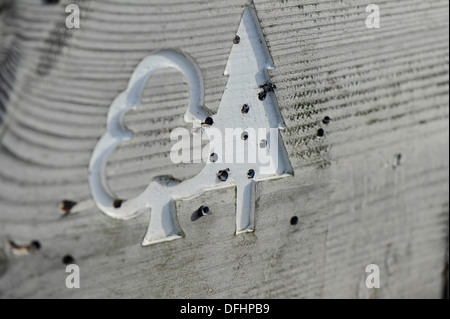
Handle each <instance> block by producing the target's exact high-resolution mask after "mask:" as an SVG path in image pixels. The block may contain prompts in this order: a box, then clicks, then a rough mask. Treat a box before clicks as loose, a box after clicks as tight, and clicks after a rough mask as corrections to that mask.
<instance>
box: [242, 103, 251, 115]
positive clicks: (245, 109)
mask: <svg viewBox="0 0 450 319" xmlns="http://www.w3.org/2000/svg"><path fill="white" fill-rule="evenodd" d="M241 112H242V114H248V112H250V106H249V105H248V104H244V106H242V110H241Z"/></svg>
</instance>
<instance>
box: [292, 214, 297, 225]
mask: <svg viewBox="0 0 450 319" xmlns="http://www.w3.org/2000/svg"><path fill="white" fill-rule="evenodd" d="M297 224H298V217H297V216H294V217H292V218H291V225H292V226H295V225H297Z"/></svg>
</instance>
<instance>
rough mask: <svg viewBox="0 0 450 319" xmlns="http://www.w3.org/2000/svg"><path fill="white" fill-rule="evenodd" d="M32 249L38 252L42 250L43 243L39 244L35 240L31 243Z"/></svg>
mask: <svg viewBox="0 0 450 319" xmlns="http://www.w3.org/2000/svg"><path fill="white" fill-rule="evenodd" d="M30 248H31V249H32V250H33V251H38V250H40V249H41V248H42V245H41V243H40V242H38V241H37V240H33V241H32V242H31V244H30Z"/></svg>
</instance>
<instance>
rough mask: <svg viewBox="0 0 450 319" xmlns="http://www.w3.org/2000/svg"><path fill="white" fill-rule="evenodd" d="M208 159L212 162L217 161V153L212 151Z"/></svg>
mask: <svg viewBox="0 0 450 319" xmlns="http://www.w3.org/2000/svg"><path fill="white" fill-rule="evenodd" d="M209 159H210V160H211V162H212V163H215V162H217V161H218V160H219V155H217V154H216V153H212V154H211V155H210V156H209Z"/></svg>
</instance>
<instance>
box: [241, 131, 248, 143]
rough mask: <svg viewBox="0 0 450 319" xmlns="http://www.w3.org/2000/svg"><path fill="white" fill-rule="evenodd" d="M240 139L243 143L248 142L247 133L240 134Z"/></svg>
mask: <svg viewBox="0 0 450 319" xmlns="http://www.w3.org/2000/svg"><path fill="white" fill-rule="evenodd" d="M241 138H242V139H243V140H244V141H246V140H248V133H247V132H244V133H242V135H241Z"/></svg>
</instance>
